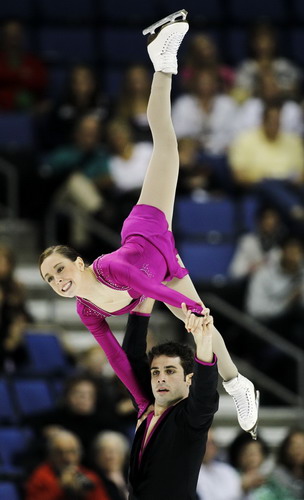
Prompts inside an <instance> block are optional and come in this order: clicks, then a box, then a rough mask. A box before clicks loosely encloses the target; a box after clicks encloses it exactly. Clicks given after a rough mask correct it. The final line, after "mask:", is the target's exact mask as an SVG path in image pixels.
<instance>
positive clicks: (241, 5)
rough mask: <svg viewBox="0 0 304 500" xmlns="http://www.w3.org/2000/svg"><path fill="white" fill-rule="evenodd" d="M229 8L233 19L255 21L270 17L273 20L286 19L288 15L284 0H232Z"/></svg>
mask: <svg viewBox="0 0 304 500" xmlns="http://www.w3.org/2000/svg"><path fill="white" fill-rule="evenodd" d="M229 9H230V15H231V18H232V21H237V22H243V21H249V22H254V21H257V20H259V19H261V18H268V19H269V20H271V21H272V22H277V21H284V20H285V19H286V17H287V14H288V12H287V10H286V8H285V2H284V0H247V1H246V2H244V0H230V1H229Z"/></svg>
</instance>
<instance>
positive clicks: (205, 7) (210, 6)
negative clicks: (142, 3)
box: [162, 0, 223, 22]
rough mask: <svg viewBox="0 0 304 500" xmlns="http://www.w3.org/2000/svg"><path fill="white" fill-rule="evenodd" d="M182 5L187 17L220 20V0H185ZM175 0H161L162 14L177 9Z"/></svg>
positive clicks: (200, 19)
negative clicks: (186, 11)
mask: <svg viewBox="0 0 304 500" xmlns="http://www.w3.org/2000/svg"><path fill="white" fill-rule="evenodd" d="M184 7H185V8H186V10H188V12H189V14H188V18H189V20H190V22H191V21H192V20H197V21H202V20H203V21H207V22H208V21H220V20H221V19H222V17H223V9H222V8H221V2H220V0H212V2H210V1H209V2H199V1H198V0H187V2H185V5H184ZM180 8H181V7H180V6H177V2H176V0H162V9H163V12H164V15H166V14H168V13H169V12H174V11H177V10H179V9H180Z"/></svg>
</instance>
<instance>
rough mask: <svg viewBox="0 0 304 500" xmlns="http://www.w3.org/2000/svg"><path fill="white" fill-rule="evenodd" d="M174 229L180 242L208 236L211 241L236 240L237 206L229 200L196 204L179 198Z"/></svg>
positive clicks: (215, 200) (185, 198)
mask: <svg viewBox="0 0 304 500" xmlns="http://www.w3.org/2000/svg"><path fill="white" fill-rule="evenodd" d="M174 213H175V216H174V228H175V231H176V232H177V237H178V240H179V241H183V240H184V239H187V238H189V237H190V238H193V237H194V238H195V237H201V236H206V237H209V239H210V238H211V239H213V240H214V239H216V240H217V241H218V240H221V239H223V238H230V239H234V237H235V235H236V225H235V206H234V203H233V202H232V201H231V200H229V199H213V200H207V201H205V202H202V203H200V202H196V201H193V200H192V199H191V198H187V197H182V198H178V199H177V200H176V203H175V212H174Z"/></svg>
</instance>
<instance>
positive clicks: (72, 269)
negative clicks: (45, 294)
mask: <svg viewBox="0 0 304 500" xmlns="http://www.w3.org/2000/svg"><path fill="white" fill-rule="evenodd" d="M40 270H41V274H42V277H43V279H44V280H45V281H46V282H47V283H48V284H49V285H50V287H51V288H52V289H53V290H54V292H56V293H57V294H58V295H60V296H61V297H68V298H71V297H75V296H76V295H77V290H78V288H79V285H80V283H81V279H82V276H83V271H84V262H83V260H82V259H81V258H80V257H77V259H76V260H75V261H74V262H73V261H71V260H70V259H67V258H66V257H64V256H63V255H61V254H59V253H53V254H51V255H49V256H48V257H47V258H46V259H45V260H44V261H43V263H42V264H41V268H40Z"/></svg>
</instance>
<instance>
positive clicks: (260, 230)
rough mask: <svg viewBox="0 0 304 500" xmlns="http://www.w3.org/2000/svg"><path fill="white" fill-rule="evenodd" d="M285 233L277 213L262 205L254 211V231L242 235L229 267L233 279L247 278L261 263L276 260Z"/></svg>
mask: <svg viewBox="0 0 304 500" xmlns="http://www.w3.org/2000/svg"><path fill="white" fill-rule="evenodd" d="M285 235H286V228H285V227H284V225H283V223H282V220H281V217H280V215H279V213H278V212H277V211H276V210H274V209H273V208H269V207H267V206H262V207H261V208H259V209H258V211H257V213H256V227H255V231H254V232H251V233H246V234H244V235H242V236H241V237H240V238H239V240H238V243H237V246H236V250H235V253H234V255H233V258H232V261H231V263H230V267H229V275H230V277H231V278H233V279H237V280H239V279H247V278H248V277H250V276H251V274H252V273H253V272H255V271H256V270H257V269H258V268H259V267H260V266H261V265H263V264H265V265H267V263H268V262H269V261H272V260H273V259H275V260H277V259H278V256H279V254H280V244H281V242H282V239H283V238H284V236H285Z"/></svg>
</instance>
